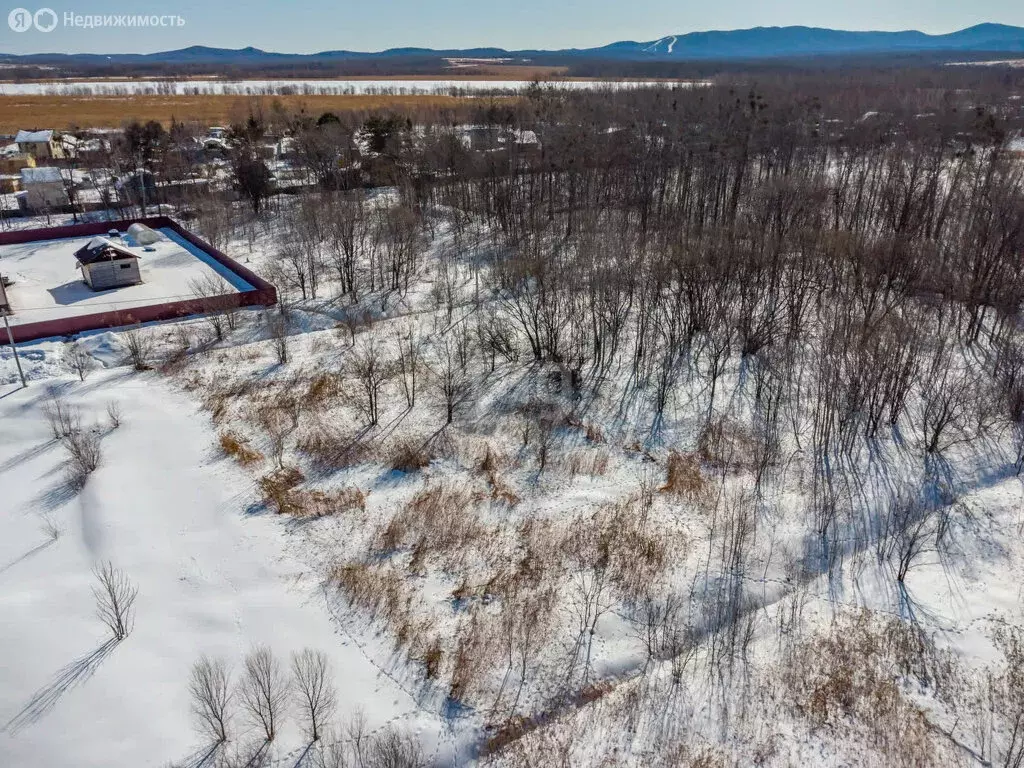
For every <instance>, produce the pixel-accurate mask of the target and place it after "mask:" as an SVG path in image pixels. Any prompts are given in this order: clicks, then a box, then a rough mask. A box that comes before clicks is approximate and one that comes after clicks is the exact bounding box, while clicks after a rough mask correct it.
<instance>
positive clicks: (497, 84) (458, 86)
mask: <svg viewBox="0 0 1024 768" xmlns="http://www.w3.org/2000/svg"><path fill="white" fill-rule="evenodd" d="M531 82H532V81H530V80H444V79H438V80H180V81H173V80H122V81H117V80H102V81H95V80H68V81H61V82H56V83H54V82H40V83H0V96H29V95H52V96H118V95H123V94H126V93H127V94H166V95H175V96H183V95H193V94H225V95H243V96H244V95H248V94H284V93H300V94H308V95H317V94H320V95H350V94H351V95H360V94H370V95H373V94H399V95H406V94H434V93H449V92H451V91H453V90H454V91H519V90H522V89H523V88H527V87H528V86H530V85H531ZM544 84H545V85H551V86H555V87H558V88H571V89H580V88H598V89H600V88H642V87H653V86H663V85H665V84H666V83H665V82H663V81H654V80H553V81H545V83H544ZM692 84H693V83H691V82H688V81H687V82H683V81H681V82H680V83H678V85H684V86H689V85H692Z"/></svg>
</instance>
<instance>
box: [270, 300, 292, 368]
mask: <svg viewBox="0 0 1024 768" xmlns="http://www.w3.org/2000/svg"><path fill="white" fill-rule="evenodd" d="M267 330H268V331H269V332H270V338H271V340H272V341H273V342H274V352H275V353H276V354H277V362H278V365H287V364H288V318H287V316H286V315H285V314H284V313H283V312H280V313H277V314H273V315H269V316H267Z"/></svg>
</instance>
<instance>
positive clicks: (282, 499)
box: [257, 467, 306, 515]
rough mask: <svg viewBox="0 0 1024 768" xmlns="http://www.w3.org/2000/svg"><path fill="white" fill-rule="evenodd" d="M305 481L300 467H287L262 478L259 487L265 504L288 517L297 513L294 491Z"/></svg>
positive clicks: (258, 483)
mask: <svg viewBox="0 0 1024 768" xmlns="http://www.w3.org/2000/svg"><path fill="white" fill-rule="evenodd" d="M305 479H306V478H305V476H304V475H303V474H302V472H301V470H299V468H298V467H285V468H283V469H275V470H274V471H273V472H270V473H269V474H266V475H264V476H263V477H261V478H260V479H259V481H258V482H257V486H258V487H259V489H260V493H262V494H263V503H264V504H266V505H267V506H269V507H272V508H273V509H274V510H276V511H277V513H278V514H282V515H287V514H293V513H294V512H295V508H294V506H293V501H294V497H293V494H292V490H293V489H294V488H295V487H296V486H297V485H299V484H300V483H301V482H302V481H303V480H305Z"/></svg>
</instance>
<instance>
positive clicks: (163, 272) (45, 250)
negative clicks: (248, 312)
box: [0, 228, 253, 325]
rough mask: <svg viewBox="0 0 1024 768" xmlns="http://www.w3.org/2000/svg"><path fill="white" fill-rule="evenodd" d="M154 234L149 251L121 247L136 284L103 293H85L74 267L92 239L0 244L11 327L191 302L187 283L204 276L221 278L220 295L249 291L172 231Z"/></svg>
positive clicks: (0, 268) (87, 290)
mask: <svg viewBox="0 0 1024 768" xmlns="http://www.w3.org/2000/svg"><path fill="white" fill-rule="evenodd" d="M157 231H158V232H160V233H161V234H162V235H163V236H164V238H166V239H164V240H161V241H160V242H157V243H154V244H153V245H152V246H148V247H150V248H153V249H154V250H152V251H147V250H146V249H145V248H142V247H135V246H134V245H133V244H132V243H131V240H130V239H129V240H126V241H125V243H124V245H125V247H126V248H127V250H129V251H131V252H132V253H134V254H136V255H137V256H138V257H139V269H140V270H141V272H142V284H141V285H130V286H125V287H123V288H114V289H112V290H109V291H94V290H92V289H91V288H89V287H88V286H87V285H86V284H85V283H83V282H82V273H81V272H80V271H79V270H78V269H77V268H76V266H75V263H76V262H75V251H77V250H78V249H79V248H81V247H82V246H83V245H85V244H86V243H88V242H89V241H90V240H92V239H93V238H94V237H95V235H89V236H87V237H67V238H61V239H58V240H38V241H35V242H31V243H21V244H19V245H0V274H3V275H4V276H6V277H8V278H10V279H11V280H12V281H14V285H11V286H8V288H7V298H8V300H9V301H10V303H11V309H12V310H13V312H14V314H12V315H11V316H10V318H9V319H10V321H11V324H12V325H23V324H26V323H37V322H41V321H43V320H57V319H59V318H63V317H75V316H77V315H89V314H93V313H95V312H108V311H110V310H114V309H130V308H131V307H141V306H146V305H149V304H162V303H165V302H169V301H179V300H181V299H192V298H195V294H194V292H193V289H192V285H193V282H194V281H196V280H203V279H205V278H206V277H209V276H214V277H216V276H219V277H220V278H221V289H222V290H221V291H220V293H239V292H241V291H249V290H253V286H252V285H250V284H249V283H248V282H247V281H245V280H243V279H242V278H241V277H239V276H238V275H236V274H235V273H234V272H232V271H231V270H229V269H228V268H227V267H225V266H223V265H222V264H220V263H219V262H217V261H215V260H214V259H213V257H211V256H210V255H209V254H208V253H206V252H205V251H203V250H202V249H200V248H197V247H196V246H194V245H192V244H191V243H189V242H188V241H187V240H184V239H182V238H181V237H180V236H179V235H178V234H177V233H176V232H174V231H173V230H171V229H167V228H161V229H159V230H157Z"/></svg>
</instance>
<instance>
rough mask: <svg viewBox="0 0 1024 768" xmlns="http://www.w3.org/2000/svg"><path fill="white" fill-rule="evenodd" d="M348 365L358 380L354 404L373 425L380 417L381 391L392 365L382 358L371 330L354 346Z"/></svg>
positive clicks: (389, 375) (382, 353)
mask: <svg viewBox="0 0 1024 768" xmlns="http://www.w3.org/2000/svg"><path fill="white" fill-rule="evenodd" d="M349 367H350V370H351V373H352V375H353V376H354V377H355V378H356V379H357V380H358V382H359V390H358V392H357V398H356V404H357V406H358V407H359V410H361V411H362V412H363V414H364V415H365V416H366V419H367V422H368V423H369V424H370V425H371V426H373V425H375V424H376V423H377V421H378V419H379V418H380V395H381V391H382V390H383V389H384V385H385V384H386V383H387V381H388V380H389V379H390V378H391V373H392V366H391V365H389V364H388V362H387V361H386V360H385V359H384V351H383V350H382V349H381V345H380V342H379V340H378V339H377V336H376V335H375V334H374V333H373V332H371V333H370V334H368V336H367V337H366V338H365V340H364V341H363V342H362V343H361V344H358V345H357V346H356V349H355V350H354V351H353V353H352V359H351V362H350V364H349Z"/></svg>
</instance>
